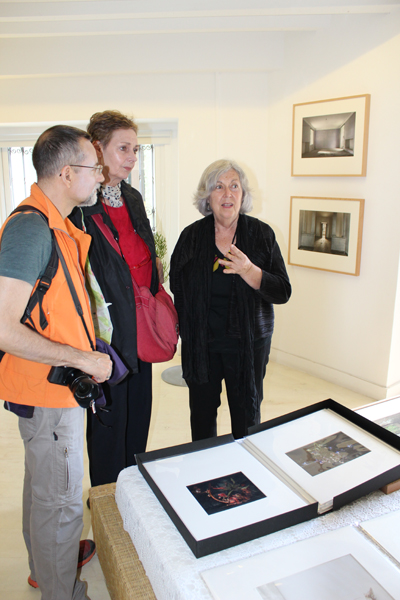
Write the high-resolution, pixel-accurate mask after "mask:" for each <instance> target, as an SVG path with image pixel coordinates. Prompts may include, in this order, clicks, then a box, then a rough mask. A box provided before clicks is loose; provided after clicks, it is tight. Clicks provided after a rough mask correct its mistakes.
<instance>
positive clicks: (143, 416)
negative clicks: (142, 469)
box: [86, 361, 152, 486]
mask: <svg viewBox="0 0 400 600" xmlns="http://www.w3.org/2000/svg"><path fill="white" fill-rule="evenodd" d="M139 369H140V372H139V373H135V374H133V375H132V374H130V375H128V376H127V377H126V378H125V379H124V380H123V381H121V383H119V384H118V385H116V386H111V385H110V386H109V385H107V384H106V385H104V384H103V389H104V394H105V396H106V399H107V407H106V408H107V409H109V410H110V412H105V411H101V410H100V411H99V415H100V418H101V420H102V421H103V423H104V424H105V425H108V426H109V428H106V427H104V426H103V425H101V423H100V422H99V421H98V419H97V418H96V416H95V415H94V414H93V412H92V411H91V410H90V409H88V411H87V430H86V439H87V449H88V455H89V473H90V481H91V484H92V486H95V485H103V484H106V483H112V482H114V481H117V477H118V474H119V472H120V471H122V469H125V468H126V467H130V466H132V465H135V464H136V460H135V454H138V453H140V452H144V451H145V450H146V444H147V437H148V433H149V427H150V417H151V403H152V387H151V384H152V381H151V379H152V365H151V364H150V363H145V362H142V361H139Z"/></svg>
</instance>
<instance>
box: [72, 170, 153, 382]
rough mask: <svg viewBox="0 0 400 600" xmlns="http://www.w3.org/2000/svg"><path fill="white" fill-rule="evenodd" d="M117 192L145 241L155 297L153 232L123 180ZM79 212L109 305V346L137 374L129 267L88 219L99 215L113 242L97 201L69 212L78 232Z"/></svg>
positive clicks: (135, 193) (134, 193) (137, 197)
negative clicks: (90, 238)
mask: <svg viewBox="0 0 400 600" xmlns="http://www.w3.org/2000/svg"><path fill="white" fill-rule="evenodd" d="M121 191H122V196H123V198H124V200H125V202H126V206H127V208H128V212H129V215H130V217H131V220H132V224H133V226H134V228H135V230H136V231H137V233H138V234H139V235H140V237H141V238H142V239H143V240H144V241H145V242H146V244H147V246H148V248H149V250H150V252H151V259H152V276H151V286H150V289H151V292H152V293H153V294H156V293H157V291H158V275H157V269H156V251H155V246H154V238H153V233H152V230H151V227H150V223H149V220H148V218H147V215H146V210H145V207H144V203H143V199H142V196H141V195H140V193H139V192H138V191H137V190H135V189H134V188H132V187H131V186H130V185H128V184H127V183H126V182H125V181H122V182H121ZM82 212H83V216H84V220H85V227H86V231H87V233H88V234H89V235H90V236H91V237H92V243H91V245H90V249H89V260H90V264H91V267H92V270H93V273H94V274H95V276H96V279H97V281H98V283H99V285H100V288H101V290H102V292H103V294H104V298H105V300H106V302H107V303H110V306H109V307H108V308H109V311H110V316H111V321H112V324H113V334H112V339H111V345H112V347H113V348H114V349H115V350H116V351H117V352H118V354H119V355H120V357H121V358H122V359H123V360H124V362H125V363H126V365H127V366H128V368H129V369H130V370H131V372H132V373H137V372H138V362H137V350H136V307H135V296H134V291H133V286H132V278H131V274H130V271H129V267H128V265H127V264H126V262H125V261H124V259H123V258H122V257H121V256H120V255H119V254H118V252H117V251H116V250H114V248H113V247H112V246H111V245H110V243H109V242H108V241H107V240H106V238H105V237H104V235H103V234H102V233H101V231H100V230H99V229H98V227H97V225H96V224H95V222H94V221H93V219H92V218H91V215H93V214H98V213H100V214H101V215H102V217H103V220H104V222H105V223H106V224H107V225H108V226H109V228H110V229H111V231H112V232H113V234H114V237H115V239H117V240H118V232H117V230H116V229H115V227H114V226H113V224H112V221H111V219H110V218H109V216H108V215H107V213H106V212H105V210H104V208H103V204H102V202H101V201H100V199H98V201H97V203H96V204H95V205H94V206H88V207H84V208H82V209H80V208H79V207H78V208H76V209H75V210H74V211H73V212H72V214H71V215H70V219H71V221H72V222H73V223H74V225H76V226H77V227H79V229H83V226H82Z"/></svg>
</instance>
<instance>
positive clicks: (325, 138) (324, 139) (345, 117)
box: [302, 112, 356, 158]
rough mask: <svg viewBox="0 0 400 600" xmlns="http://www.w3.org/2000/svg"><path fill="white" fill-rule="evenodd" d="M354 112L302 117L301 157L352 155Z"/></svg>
mask: <svg viewBox="0 0 400 600" xmlns="http://www.w3.org/2000/svg"><path fill="white" fill-rule="evenodd" d="M355 124H356V113H355V112H352V113H344V114H339V115H323V116H320V117H307V118H305V119H303V152H302V157H303V158H323V157H327V156H353V155H354V131H355Z"/></svg>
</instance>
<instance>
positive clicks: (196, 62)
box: [0, 15, 400, 398]
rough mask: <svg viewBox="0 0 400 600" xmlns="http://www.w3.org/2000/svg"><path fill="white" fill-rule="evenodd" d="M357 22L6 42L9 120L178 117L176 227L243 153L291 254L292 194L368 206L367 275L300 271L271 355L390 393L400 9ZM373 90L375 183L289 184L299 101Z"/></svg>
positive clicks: (376, 393)
mask: <svg viewBox="0 0 400 600" xmlns="http://www.w3.org/2000/svg"><path fill="white" fill-rule="evenodd" d="M357 23H358V24H359V26H358V27H356V28H355V27H354V17H353V18H352V19H349V20H348V19H347V17H346V16H341V17H340V16H338V17H337V18H334V19H331V20H330V21H329V25H328V24H327V27H326V28H325V29H323V30H320V31H319V32H315V33H310V32H307V33H305V32H304V33H287V34H282V33H276V32H274V33H256V34H254V33H253V34H249V33H238V34H221V35H219V36H217V35H212V34H206V35H205V36H203V37H202V38H199V37H198V36H187V35H177V36H175V37H173V36H153V37H152V36H148V37H147V38H146V44H145V45H143V44H138V43H137V40H133V38H132V37H129V36H125V37H122V38H121V39H120V40H118V39H117V38H115V37H113V36H109V37H108V38H105V39H104V40H102V38H98V37H97V38H60V39H53V38H46V39H40V38H38V39H29V40H26V41H25V40H23V39H18V40H8V41H7V40H4V39H3V40H0V56H3V58H2V59H0V115H1V116H0V121H2V122H3V123H4V122H23V121H30V122H32V121H60V122H62V121H66V120H75V119H76V120H80V119H87V118H88V117H89V116H90V115H91V114H92V113H93V112H95V111H99V110H103V109H106V108H117V109H119V110H121V111H123V112H128V113H130V114H132V113H133V114H134V115H135V116H136V117H137V118H146V119H151V118H162V119H177V120H178V163H177V164H178V169H177V173H176V175H175V177H177V186H176V190H177V197H176V202H175V204H174V207H173V210H174V211H175V213H176V222H177V224H178V227H177V231H179V230H181V229H182V228H183V227H184V226H186V225H187V224H189V223H190V222H192V221H193V220H195V219H197V218H199V214H198V213H197V212H196V211H195V209H194V208H193V207H192V204H191V198H192V194H193V191H194V189H195V187H196V185H197V182H198V179H199V177H200V175H201V172H202V170H203V169H204V168H205V167H206V166H207V165H208V164H209V163H210V162H212V161H213V160H215V159H216V158H220V157H232V158H235V159H236V160H238V161H239V162H240V163H241V164H242V165H243V166H244V168H245V169H246V171H247V172H248V174H249V177H250V181H251V184H252V187H253V189H254V193H255V194H254V195H255V203H254V210H253V214H254V215H255V216H257V217H259V218H261V219H263V220H266V221H268V222H269V223H270V224H271V225H272V227H273V228H274V230H275V232H276V235H277V238H278V241H279V244H280V246H281V250H282V253H283V255H284V257H285V259H287V251H288V231H289V199H290V196H291V195H310V196H316V197H324V196H329V197H349V198H351V197H354V198H365V201H366V204H365V219H364V234H363V248H362V258H361V274H360V276H359V277H351V276H348V275H340V274H337V273H331V272H323V271H314V270H311V269H306V268H301V267H290V266H289V267H288V270H289V274H290V277H291V281H292V284H293V296H292V298H291V300H290V302H289V303H288V304H287V305H285V306H281V307H277V310H276V314H277V323H276V331H275V334H274V338H273V357H274V358H275V359H276V360H279V361H281V362H284V363H286V364H289V365H293V366H295V367H297V368H301V369H304V370H306V371H308V372H311V373H314V374H316V375H318V376H322V377H325V378H327V379H330V380H333V381H335V382H337V383H339V384H342V385H347V386H348V387H350V388H352V389H355V390H356V391H359V392H361V393H363V394H366V395H370V396H371V397H375V398H382V397H384V396H385V395H386V393H387V389H388V388H389V389H390V391H393V390H394V389H396V384H397V382H398V381H400V367H399V364H400V363H399V361H398V360H397V359H398V358H399V357H400V335H399V333H398V331H397V329H398V328H397V324H398V322H399V321H400V299H399V298H398V300H397V303H396V292H397V287H398V279H399V273H398V263H399V253H400V249H399V237H400V236H399V235H398V224H399V223H400V220H399V218H398V217H399V197H398V195H399V192H398V190H399V189H400V185H399V184H400V181H399V179H400V176H399V168H398V155H399V152H398V140H399V139H400V124H399V118H398V113H397V109H398V107H399V106H400V78H399V76H398V75H399V72H400V71H399V66H400V64H399V63H400V35H399V34H398V32H399V30H400V28H399V19H398V18H397V17H396V16H393V15H387V16H384V15H379V16H374V17H371V16H370V17H368V18H367V17H363V16H360V17H359V21H357ZM150 38H151V39H150ZM133 41H134V42H135V43H133ZM150 42H151V43H150ZM5 56H7V60H5V58H4V57H5ZM364 93H370V94H371V120H370V139H369V153H368V169H367V177H365V178H322V177H321V178H293V177H291V176H290V157H291V128H292V122H291V120H292V106H293V104H294V103H299V102H307V101H312V100H320V99H325V98H335V97H340V96H350V95H354V94H364ZM398 296H399V295H398ZM394 323H396V330H395V331H393V326H394ZM391 353H392V361H391V360H390V356H391Z"/></svg>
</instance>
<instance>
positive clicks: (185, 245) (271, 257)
mask: <svg viewBox="0 0 400 600" xmlns="http://www.w3.org/2000/svg"><path fill="white" fill-rule="evenodd" d="M214 243H215V230H214V217H213V215H210V216H208V217H204V218H203V219H200V220H199V221H196V222H195V223H192V225H189V227H186V229H184V230H183V232H182V233H181V235H180V238H179V240H178V243H177V245H176V247H175V249H174V252H173V254H172V257H171V269H170V288H171V291H172V292H173V293H174V300H175V306H176V309H177V311H178V316H179V329H180V335H181V338H182V342H183V343H182V368H183V377H184V378H185V379H186V380H187V381H188V382H191V381H193V382H194V383H197V384H202V383H206V382H207V381H208V364H209V363H208V361H209V355H208V341H209V332H208V327H207V323H208V310H209V306H210V296H211V278H212V265H213V259H214ZM236 245H237V247H238V248H239V249H240V250H242V252H244V253H245V254H246V255H247V256H248V257H249V259H250V260H251V261H252V262H253V263H254V264H255V265H257V266H258V267H260V268H261V269H262V281H261V287H260V289H259V290H254V289H253V288H251V287H250V286H249V285H247V284H246V283H245V282H244V280H243V279H242V278H241V277H240V276H237V275H229V277H233V283H232V292H231V299H230V303H229V314H228V330H227V334H228V335H230V336H232V337H235V338H240V365H241V366H240V369H241V387H242V390H241V393H242V394H243V398H244V402H245V404H246V405H247V406H248V407H249V408H250V407H251V406H252V404H253V403H254V402H255V394H256V390H255V380H254V342H255V341H256V340H259V339H261V338H265V337H267V336H269V335H271V334H272V332H273V328H274V309H273V304H284V303H285V302H287V301H288V300H289V298H290V295H291V286H290V282H289V277H288V274H287V272H286V267H285V263H284V261H283V258H282V255H281V251H280V249H279V246H278V243H277V241H276V239H275V234H274V232H273V230H272V229H271V227H270V226H269V225H267V224H266V223H263V222H262V221H259V220H258V219H255V218H254V217H250V216H248V215H240V216H239V220H238V225H237V229H236ZM227 277H228V275H227Z"/></svg>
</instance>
